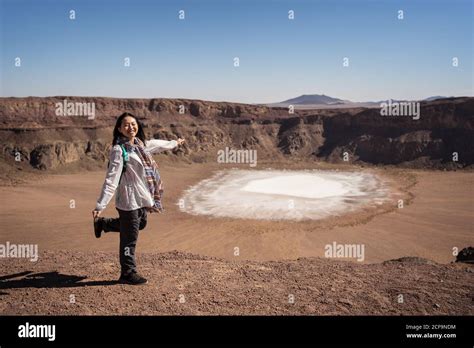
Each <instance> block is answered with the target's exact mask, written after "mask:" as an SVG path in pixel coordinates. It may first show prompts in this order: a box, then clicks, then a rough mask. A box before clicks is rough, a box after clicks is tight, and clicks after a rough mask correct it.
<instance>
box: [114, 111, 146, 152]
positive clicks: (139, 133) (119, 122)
mask: <svg viewBox="0 0 474 348" xmlns="http://www.w3.org/2000/svg"><path fill="white" fill-rule="evenodd" d="M127 116H130V117H133V118H134V119H135V121H137V125H138V131H137V136H136V137H137V138H138V139H140V140H141V141H143V143H145V132H144V131H143V126H142V124H141V122H140V121H139V120H138V118H137V117H136V116H135V115H132V114H131V113H129V112H124V113H123V114H122V115H120V116H119V117H118V118H117V122H116V123H115V128H114V139H113V140H112V146H114V145H117V144H118V138H119V137H121V136H122V137H123V136H124V135H123V134H122V133H120V131H119V128H120V127H121V126H122V121H123V119H124V118H125V117H127Z"/></svg>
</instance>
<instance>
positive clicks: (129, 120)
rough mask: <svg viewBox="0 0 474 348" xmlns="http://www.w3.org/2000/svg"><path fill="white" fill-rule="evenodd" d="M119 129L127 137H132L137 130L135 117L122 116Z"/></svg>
mask: <svg viewBox="0 0 474 348" xmlns="http://www.w3.org/2000/svg"><path fill="white" fill-rule="evenodd" d="M119 131H120V133H122V134H123V135H125V136H126V137H127V138H129V139H132V138H134V137H135V136H136V135H137V132H138V124H137V121H136V120H135V118H133V117H131V116H126V117H124V119H123V120H122V125H121V126H120V128H119Z"/></svg>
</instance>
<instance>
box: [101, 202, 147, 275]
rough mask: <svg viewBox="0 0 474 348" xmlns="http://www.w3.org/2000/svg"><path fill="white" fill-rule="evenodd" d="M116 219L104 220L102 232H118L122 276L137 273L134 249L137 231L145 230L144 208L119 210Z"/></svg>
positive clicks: (145, 216) (145, 213) (145, 215)
mask: <svg viewBox="0 0 474 348" xmlns="http://www.w3.org/2000/svg"><path fill="white" fill-rule="evenodd" d="M116 209H117V210H118V212H119V217H118V218H114V219H113V218H104V224H103V227H104V232H120V251H119V253H120V267H121V268H122V275H126V274H129V273H131V272H136V271H137V265H136V261H135V248H136V245H137V240H138V231H139V230H142V229H144V228H145V226H146V223H147V211H146V209H145V208H139V209H135V210H130V211H127V210H120V209H118V208H116Z"/></svg>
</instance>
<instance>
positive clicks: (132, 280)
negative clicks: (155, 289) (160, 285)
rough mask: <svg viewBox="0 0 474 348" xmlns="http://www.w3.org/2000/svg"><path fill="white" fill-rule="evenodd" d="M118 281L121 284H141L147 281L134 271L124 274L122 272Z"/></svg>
mask: <svg viewBox="0 0 474 348" xmlns="http://www.w3.org/2000/svg"><path fill="white" fill-rule="evenodd" d="M119 282H120V283H123V284H130V285H143V284H146V283H148V280H146V278H143V277H142V276H141V275H139V274H138V273H136V272H130V273H128V274H126V275H124V274H122V275H121V276H120V279H119Z"/></svg>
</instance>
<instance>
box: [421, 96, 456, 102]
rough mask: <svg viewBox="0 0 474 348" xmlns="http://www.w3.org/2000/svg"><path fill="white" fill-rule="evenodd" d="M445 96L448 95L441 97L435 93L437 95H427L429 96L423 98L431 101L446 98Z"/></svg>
mask: <svg viewBox="0 0 474 348" xmlns="http://www.w3.org/2000/svg"><path fill="white" fill-rule="evenodd" d="M446 98H450V97H442V96H440V95H437V96H434V97H429V98H426V99H423V100H425V101H433V100H436V99H446Z"/></svg>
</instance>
